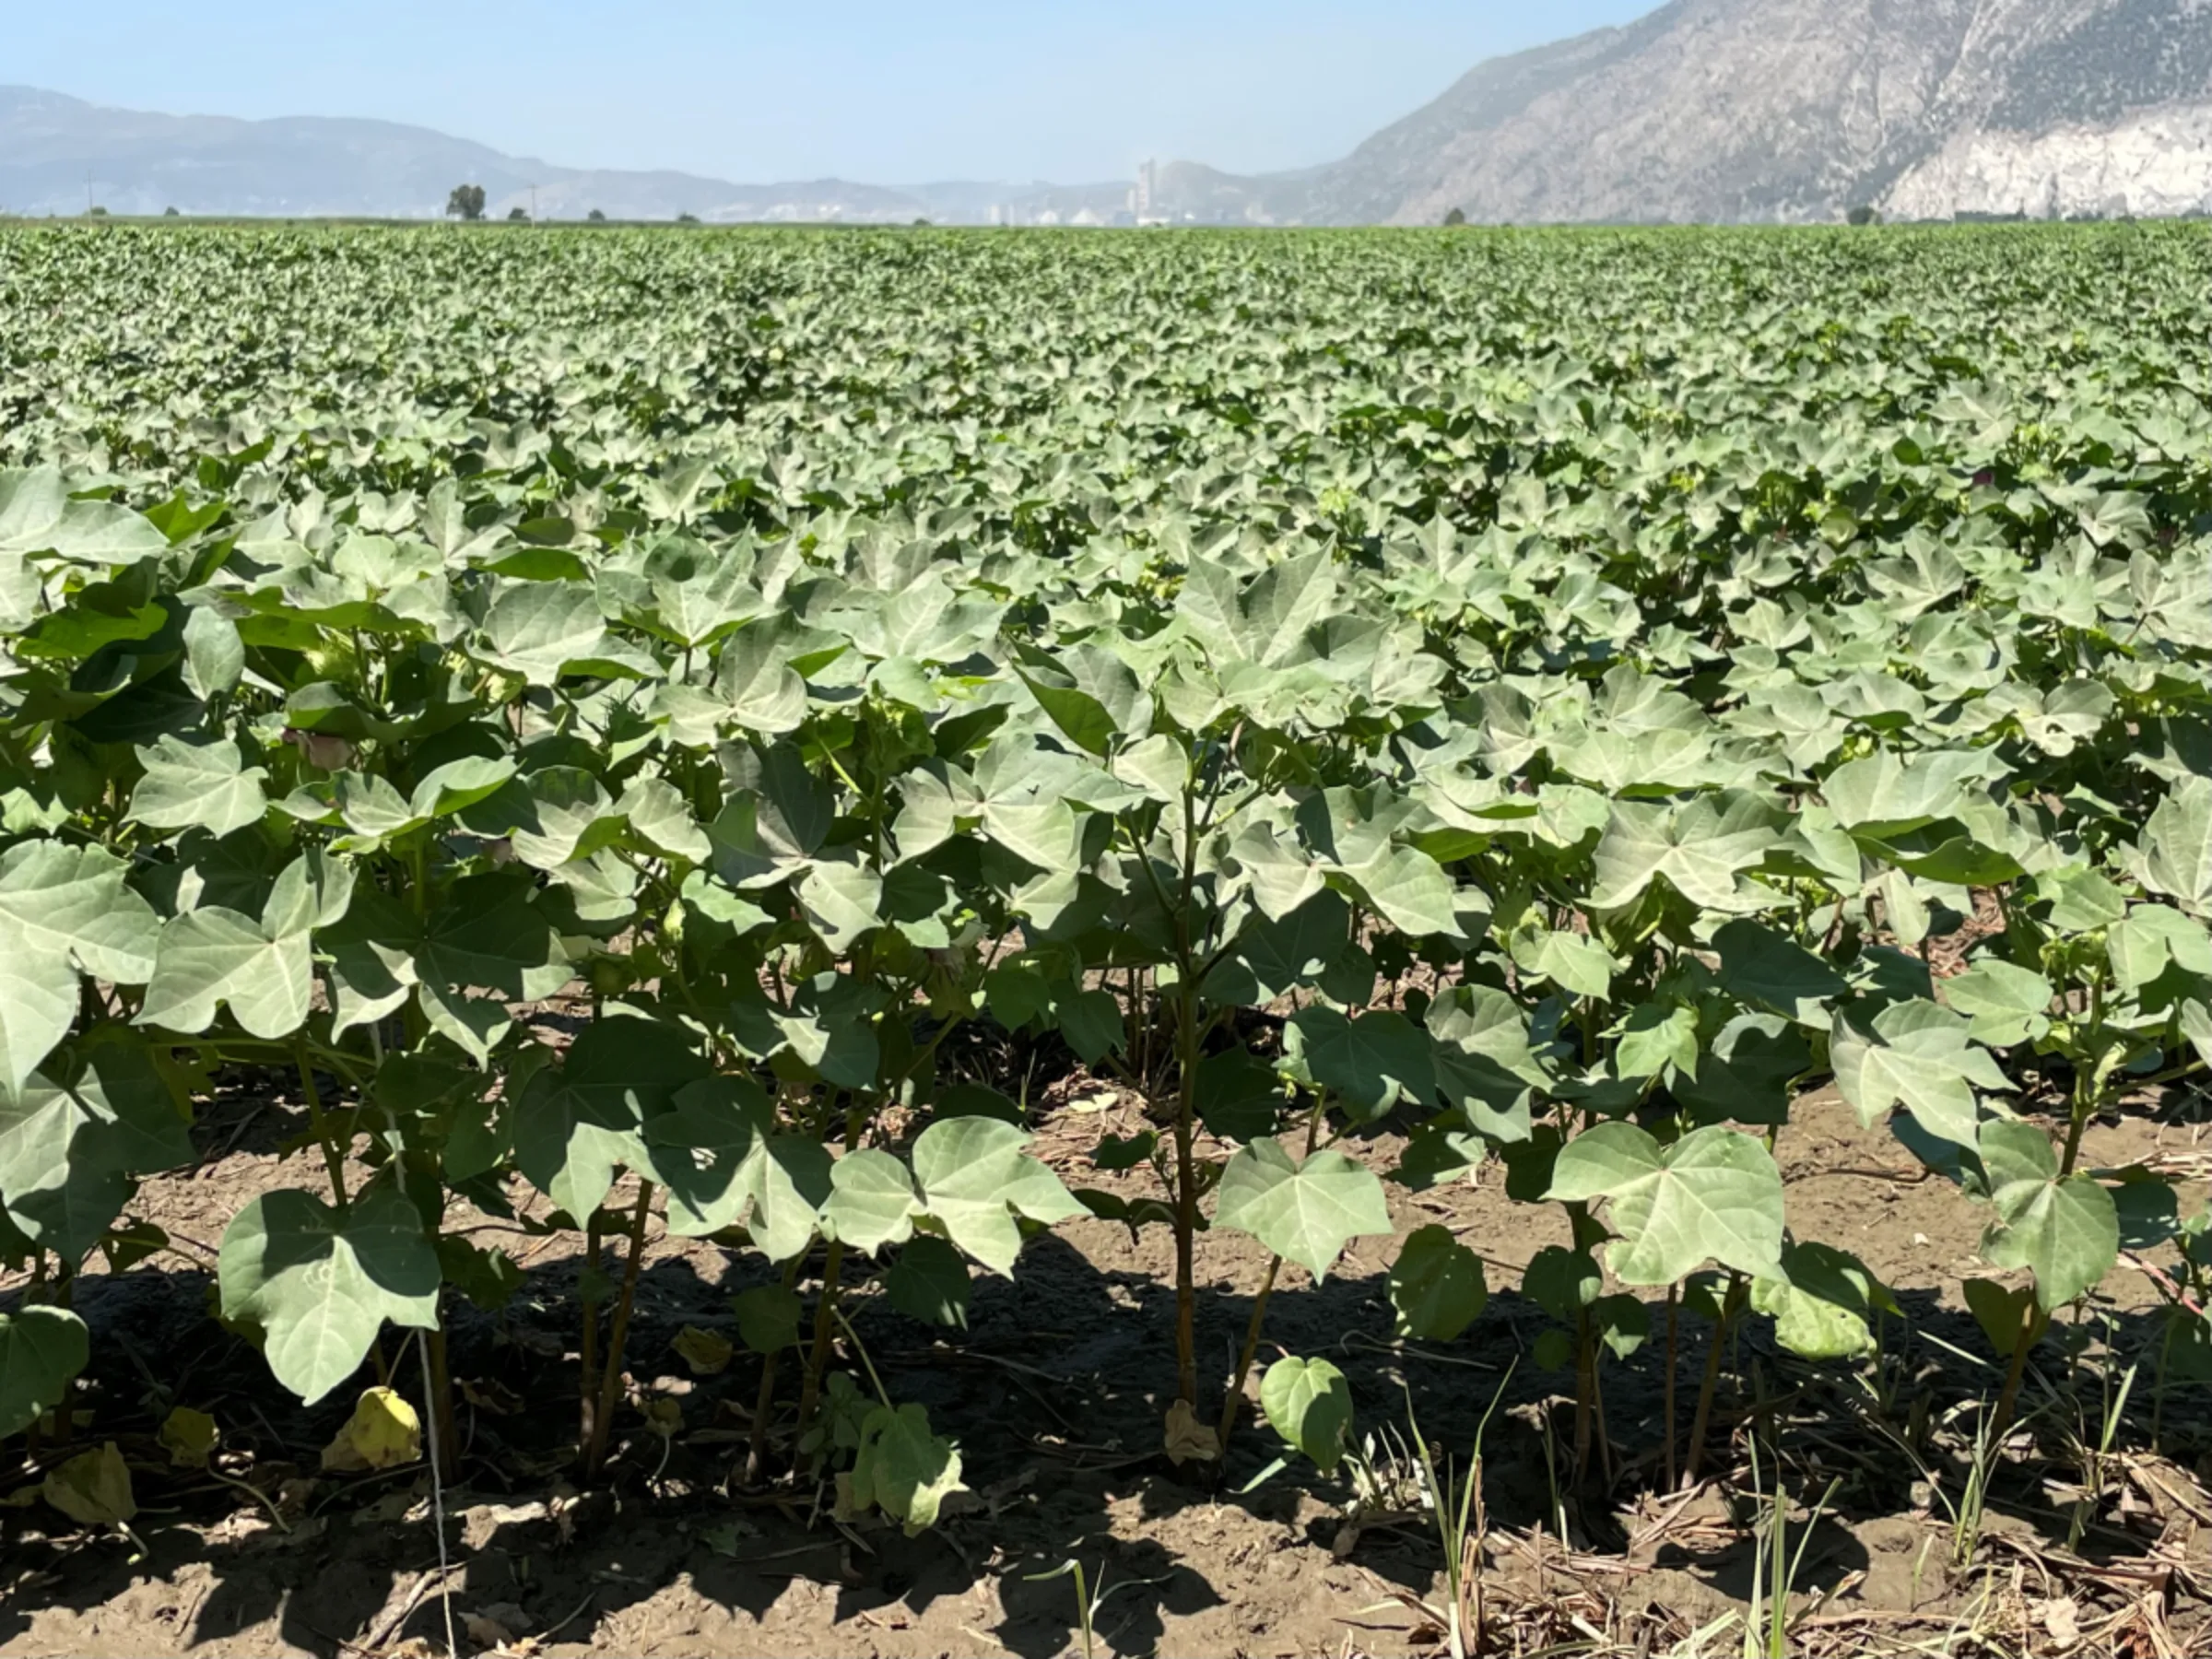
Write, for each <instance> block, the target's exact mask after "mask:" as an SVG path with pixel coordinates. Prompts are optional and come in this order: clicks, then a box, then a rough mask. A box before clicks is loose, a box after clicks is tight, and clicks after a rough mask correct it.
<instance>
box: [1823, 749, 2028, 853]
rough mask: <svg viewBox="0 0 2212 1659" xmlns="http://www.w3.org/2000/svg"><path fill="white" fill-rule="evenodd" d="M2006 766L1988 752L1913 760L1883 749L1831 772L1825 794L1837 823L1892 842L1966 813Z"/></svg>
mask: <svg viewBox="0 0 2212 1659" xmlns="http://www.w3.org/2000/svg"><path fill="white" fill-rule="evenodd" d="M2002 771H2003V763H2002V762H2000V761H1999V760H1997V759H1996V758H1995V756H1994V755H1993V754H1991V753H1990V752H1989V751H1987V750H1984V749H1938V750H1935V751H1932V752H1930V753H1927V754H1924V755H1920V756H1917V757H1915V758H1913V759H1911V760H1907V759H1903V758H1901V757H1900V756H1899V755H1898V754H1897V753H1896V752H1895V751H1893V750H1890V749H1883V750H1881V751H1879V752H1878V753H1877V754H1873V755H1870V756H1868V757H1866V758H1865V759H1862V760H1853V761H1850V762H1847V763H1846V764H1844V765H1842V766H1839V767H1838V768H1836V770H1835V771H1833V772H1831V773H1830V774H1829V779H1828V782H1827V784H1826V785H1825V786H1824V788H1823V794H1825V795H1826V796H1827V798H1828V805H1829V808H1830V810H1831V811H1832V812H1834V814H1835V815H1836V821H1837V822H1838V823H1840V824H1841V825H1842V826H1843V827H1844V828H1845V829H1846V830H1850V831H1851V832H1852V833H1853V835H1854V836H1858V837H1860V838H1862V839H1867V840H1877V841H1888V840H1893V839H1895V838H1896V837H1898V836H1900V835H1908V834H1911V833H1912V831H1913V830H1922V829H1925V828H1926V827H1927V826H1928V825H1930V824H1933V823H1936V822H1938V821H1940V820H1943V819H1946V818H1955V817H1956V816H1958V814H1959V812H1960V811H1962V810H1963V809H1965V808H1966V807H1967V806H1969V805H1970V803H1971V801H1972V800H1973V799H1974V798H1975V796H1976V794H1980V793H1983V792H1982V791H1980V790H1978V788H1977V786H1978V785H1984V784H1986V783H1987V782H1990V781H1991V780H1992V779H1993V778H1994V777H1996V776H1999V775H2001V774H2002Z"/></svg>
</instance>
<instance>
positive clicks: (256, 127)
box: [0, 87, 1128, 224]
mask: <svg viewBox="0 0 2212 1659" xmlns="http://www.w3.org/2000/svg"><path fill="white" fill-rule="evenodd" d="M461 183H476V184H481V185H482V186H483V187H484V192H485V195H486V197H487V201H488V211H489V212H490V213H491V214H492V216H493V217H495V218H505V217H506V215H507V214H508V213H509V212H510V211H511V210H512V209H513V208H516V207H521V208H523V209H524V210H525V211H528V210H529V209H530V208H531V207H532V206H533V203H534V202H535V209H536V211H537V213H538V214H539V216H540V217H542V218H584V217H585V216H586V215H588V214H589V213H591V212H592V211H593V210H594V208H595V209H597V210H598V211H600V212H602V213H605V214H606V216H607V217H608V218H617V219H670V218H676V217H677V215H679V214H685V213H688V214H692V215H695V216H696V217H698V218H701V219H706V220H710V221H716V220H720V221H729V220H749V219H772V220H789V221H802V222H829V221H837V220H851V221H854V222H858V223H864V224H870V223H875V224H884V223H888V224H905V223H907V222H909V221H911V220H913V219H916V218H943V219H946V220H947V221H950V222H961V223H966V222H976V223H981V222H984V221H986V220H987V219H988V218H990V215H991V209H992V208H993V207H994V206H997V207H1000V208H1001V211H1002V216H1006V215H1007V214H1009V213H1012V214H1020V213H1022V212H1023V211H1024V206H1023V205H1028V204H1034V203H1035V202H1036V201H1037V200H1038V199H1039V198H1040V196H1041V194H1042V193H1044V192H1046V191H1049V190H1050V189H1051V187H1050V186H1040V185H1006V184H988V183H946V184H924V185H916V186H912V187H908V188H902V189H889V188H886V187H884V186H881V185H875V184H854V183H850V182H846V181H844V180H842V179H821V180H816V181H812V182H803V183H788V184H733V183H730V182H727V181H726V180H723V179H706V178H700V177H698V176H696V175H693V174H690V173H682V172H622V171H593V170H588V169H581V168H572V167H559V166H556V165H554V164H553V163H551V162H547V161H541V160H537V159H532V158H528V157H518V156H508V155H503V154H501V153H500V151H498V150H495V149H492V148H491V147H488V146H487V145H482V144H475V143H471V142H470V141H468V140H467V139H465V138H453V137H449V136H447V135H445V134H443V133H436V132H431V131H429V129H427V128H424V127H415V126H402V125H399V124H395V123H393V122H384V121H348V120H331V119H325V118H322V117H315V116H295V117H288V118H285V119H281V120H276V121H237V120H232V119H230V118H229V117H226V116H214V115H154V114H146V113H142V112H136V111H131V110H112V109H107V108H104V107H102V106H100V105H97V104H90V103H86V102H84V101H82V100H78V99H75V98H65V97H64V96H62V95H61V94H60V93H58V92H45V91H40V90H38V89H36V88H29V87H0V209H4V210H6V211H7V212H10V213H18V214H32V215H36V214H47V213H64V214H66V213H81V212H83V211H84V210H85V208H86V207H87V206H89V205H95V204H96V205H98V206H103V207H105V208H107V209H108V210H109V211H110V212H112V213H132V214H152V213H159V212H161V211H163V210H164V209H165V208H169V207H175V208H177V209H178V210H179V211H180V212H184V213H194V214H240V215H276V216H285V217H290V218H315V217H321V216H331V217H354V218H437V217H438V216H439V215H440V214H441V213H442V212H443V211H444V208H445V199H446V196H447V194H448V193H450V192H451V191H452V189H453V186H454V185H456V184H461ZM534 187H535V195H534V194H533V191H534ZM1102 188H1105V189H1107V190H1108V191H1109V192H1110V193H1111V194H1112V198H1113V201H1114V204H1115V205H1116V206H1120V205H1122V202H1123V199H1124V197H1126V195H1127V194H1128V186H1127V185H1126V184H1117V185H1112V186H1109V187H1102ZM1026 211H1027V213H1028V215H1029V216H1030V217H1033V216H1034V214H1035V212H1036V211H1038V209H1037V208H1036V207H1035V206H1028V207H1027V209H1026Z"/></svg>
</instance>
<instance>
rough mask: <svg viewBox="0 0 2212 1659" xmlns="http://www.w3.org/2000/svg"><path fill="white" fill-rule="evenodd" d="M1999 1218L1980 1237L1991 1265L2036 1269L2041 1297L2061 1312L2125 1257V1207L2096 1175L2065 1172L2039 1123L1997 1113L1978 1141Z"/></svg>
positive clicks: (2040, 1303)
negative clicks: (2012, 1119) (2122, 1237)
mask: <svg viewBox="0 0 2212 1659" xmlns="http://www.w3.org/2000/svg"><path fill="white" fill-rule="evenodd" d="M1979 1150H1980V1152H1981V1154H1982V1167H1983V1169H1984V1170H1985V1171H1988V1174H1989V1189H1990V1202H1991V1205H1992V1206H1993V1207H1994V1209H1995V1210H1996V1213H1997V1218H1996V1220H1995V1221H1994V1223H1993V1224H1992V1225H1991V1227H1990V1229H1989V1231H1988V1232H1987V1233H1986V1234H1985V1235H1984V1236H1983V1241H1982V1256H1983V1260H1984V1261H1986V1262H1988V1263H1989V1264H1990V1265H1991V1266H1993V1267H1998V1268H2006V1269H2009V1268H2018V1267H2025V1268H2028V1269H2030V1271H2032V1272H2033V1273H2034V1275H2035V1300H2036V1304H2037V1305H2038V1306H2039V1307H2041V1309H2042V1311H2043V1312H2046V1313H2053V1312H2057V1311H2058V1310H2059V1309H2061V1308H2063V1307H2065V1305H2066V1304H2067V1303H2069V1302H2071V1301H2073V1300H2075V1299H2076V1298H2077V1297H2080V1296H2084V1295H2086V1294H2088V1292H2089V1291H2091V1290H2094V1289H2095V1288H2097V1287H2098V1286H2099V1285H2100V1284H2101V1283H2102V1282H2103V1280H2104V1276H2105V1275H2106V1274H2108V1273H2110V1272H2111V1271H2112V1267H2113V1265H2114V1264H2115V1263H2117V1262H2118V1261H2119V1259H2120V1215H2119V1211H2118V1209H2117V1208H2116V1207H2115V1206H2114V1205H2113V1203H2112V1194H2111V1193H2110V1192H2109V1191H2107V1190H2106V1188H2105V1187H2104V1185H2103V1184H2102V1183H2101V1182H2099V1181H2098V1180H2097V1179H2096V1178H2095V1177H2094V1176H2090V1175H2086V1174H2077V1175H2069V1176H2065V1177H2064V1178H2062V1177H2061V1176H2060V1175H2059V1172H2058V1159H2057V1158H2056V1157H2055V1156H2054V1155H2053V1152H2052V1149H2051V1143H2050V1142H2049V1141H2048V1140H2047V1139H2045V1138H2044V1136H2043V1133H2042V1131H2041V1130H2040V1129H2038V1128H2036V1127H2035V1126H2034V1125H2033V1124H2017V1123H2010V1122H2006V1121H2003V1120H1998V1121H1994V1122H1991V1123H1988V1124H1983V1126H1982V1135H1981V1139H1980V1143H1979Z"/></svg>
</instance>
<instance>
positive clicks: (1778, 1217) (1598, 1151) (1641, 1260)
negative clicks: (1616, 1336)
mask: <svg viewBox="0 0 2212 1659" xmlns="http://www.w3.org/2000/svg"><path fill="white" fill-rule="evenodd" d="M1548 1196H1549V1197H1550V1198H1552V1199H1554V1200H1557V1201H1559V1202H1561V1203H1570V1204H1574V1203H1588V1202H1590V1201H1592V1200H1593V1199H1597V1198H1606V1199H1609V1200H1611V1207H1610V1210H1609V1212H1608V1213H1609V1216H1610V1218H1611V1222H1612V1226H1613V1229H1614V1230H1615V1231H1616V1232H1618V1234H1619V1235H1620V1237H1619V1239H1618V1241H1616V1242H1615V1243H1614V1244H1613V1245H1612V1246H1611V1247H1610V1248H1609V1249H1608V1250H1607V1252H1606V1265H1608V1266H1610V1267H1611V1268H1612V1270H1613V1276H1614V1277H1616V1278H1618V1279H1619V1280H1620V1281H1621V1283H1623V1284H1624V1285H1635V1286H1644V1285H1671V1284H1674V1283H1676V1282H1677V1280H1680V1279H1683V1278H1686V1277H1688V1276H1689V1274H1690V1272H1691V1270H1692V1269H1694V1268H1696V1267H1698V1266H1700V1265H1702V1264H1703V1263H1705V1262H1708V1261H1716V1262H1719V1263H1720V1264H1721V1265H1723V1266H1726V1267H1733V1268H1735V1269H1736V1271H1738V1272H1740V1273H1747V1274H1751V1275H1753V1276H1757V1275H1759V1274H1762V1273H1763V1274H1771V1273H1772V1272H1774V1271H1775V1270H1776V1269H1777V1268H1778V1267H1779V1265H1780V1264H1781V1256H1782V1227H1783V1196H1782V1171H1780V1170H1778V1169H1777V1168H1775V1165H1774V1159H1773V1157H1772V1155H1771V1154H1770V1153H1769V1152H1768V1151H1767V1149H1766V1147H1765V1146H1764V1145H1762V1144H1761V1143H1760V1142H1759V1140H1758V1139H1756V1138H1755V1137H1754V1136H1751V1135H1744V1134H1740V1133H1738V1132H1737V1131H1735V1130H1734V1129H1729V1128H1724V1127H1722V1126H1719V1125H1715V1126H1713V1127H1712V1128H1707V1129H1699V1130H1695V1131H1693V1132H1692V1133H1690V1134H1689V1135H1685V1136H1683V1138H1682V1139H1680V1140H1679V1141H1677V1142H1676V1143H1675V1144H1674V1145H1673V1146H1671V1147H1662V1146H1661V1145H1660V1144H1659V1143H1658V1142H1657V1141H1655V1140H1653V1138H1652V1137H1651V1136H1650V1135H1647V1134H1645V1133H1644V1132H1643V1131H1642V1130H1641V1129H1639V1128H1637V1127H1636V1126H1635V1125H1634V1124H1599V1125H1598V1126H1597V1127H1596V1128H1594V1129H1592V1130H1590V1131H1588V1132H1587V1133H1586V1134H1583V1135H1577V1136H1576V1137H1575V1138H1574V1139H1573V1140H1571V1141H1569V1142H1568V1143H1567V1145H1566V1146H1565V1147H1563V1148H1562V1149H1561V1150H1560V1152H1559V1160H1558V1162H1557V1163H1555V1164H1554V1165H1553V1166H1552V1181H1551V1191H1550V1193H1549V1194H1548Z"/></svg>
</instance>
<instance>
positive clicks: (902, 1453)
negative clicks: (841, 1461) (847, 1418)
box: [852, 1404, 968, 1538]
mask: <svg viewBox="0 0 2212 1659" xmlns="http://www.w3.org/2000/svg"><path fill="white" fill-rule="evenodd" d="M852 1480H853V1486H852V1491H853V1504H854V1506H855V1507H857V1508H860V1509H867V1508H869V1507H871V1506H873V1507H874V1508H876V1509H879V1510H881V1511H882V1512H884V1513H885V1514H886V1515H888V1516H889V1517H890V1518H891V1519H892V1520H894V1521H897V1522H899V1523H900V1524H902V1525H903V1526H904V1527H905V1529H906V1535H907V1536H908V1537H910V1538H916V1537H920V1536H921V1535H922V1534H924V1533H925V1532H927V1531H928V1530H929V1529H930V1528H931V1527H933V1526H935V1524H937V1513H938V1511H939V1509H940V1508H941V1506H942V1505H943V1504H944V1501H945V1500H946V1499H947V1498H949V1497H951V1496H952V1494H953V1493H955V1492H964V1491H966V1490H967V1489H968V1488H966V1487H965V1486H963V1485H962V1484H961V1482H960V1453H959V1448H958V1447H956V1446H955V1445H954V1444H953V1442H952V1441H950V1440H947V1439H945V1438H944V1437H942V1436H939V1435H935V1434H932V1433H931V1432H930V1430H929V1413H928V1411H927V1410H926V1409H924V1407H922V1406H915V1405H911V1404H910V1405H905V1406H900V1407H898V1408H897V1409H896V1410H893V1409H892V1408H891V1407H889V1406H877V1408H876V1409H875V1410H874V1411H871V1412H870V1413H869V1414H868V1418H867V1421H866V1423H865V1424H864V1425H863V1426H862V1428H861V1431H860V1448H859V1450H858V1451H857V1452H856V1453H854V1454H853V1477H852Z"/></svg>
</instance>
